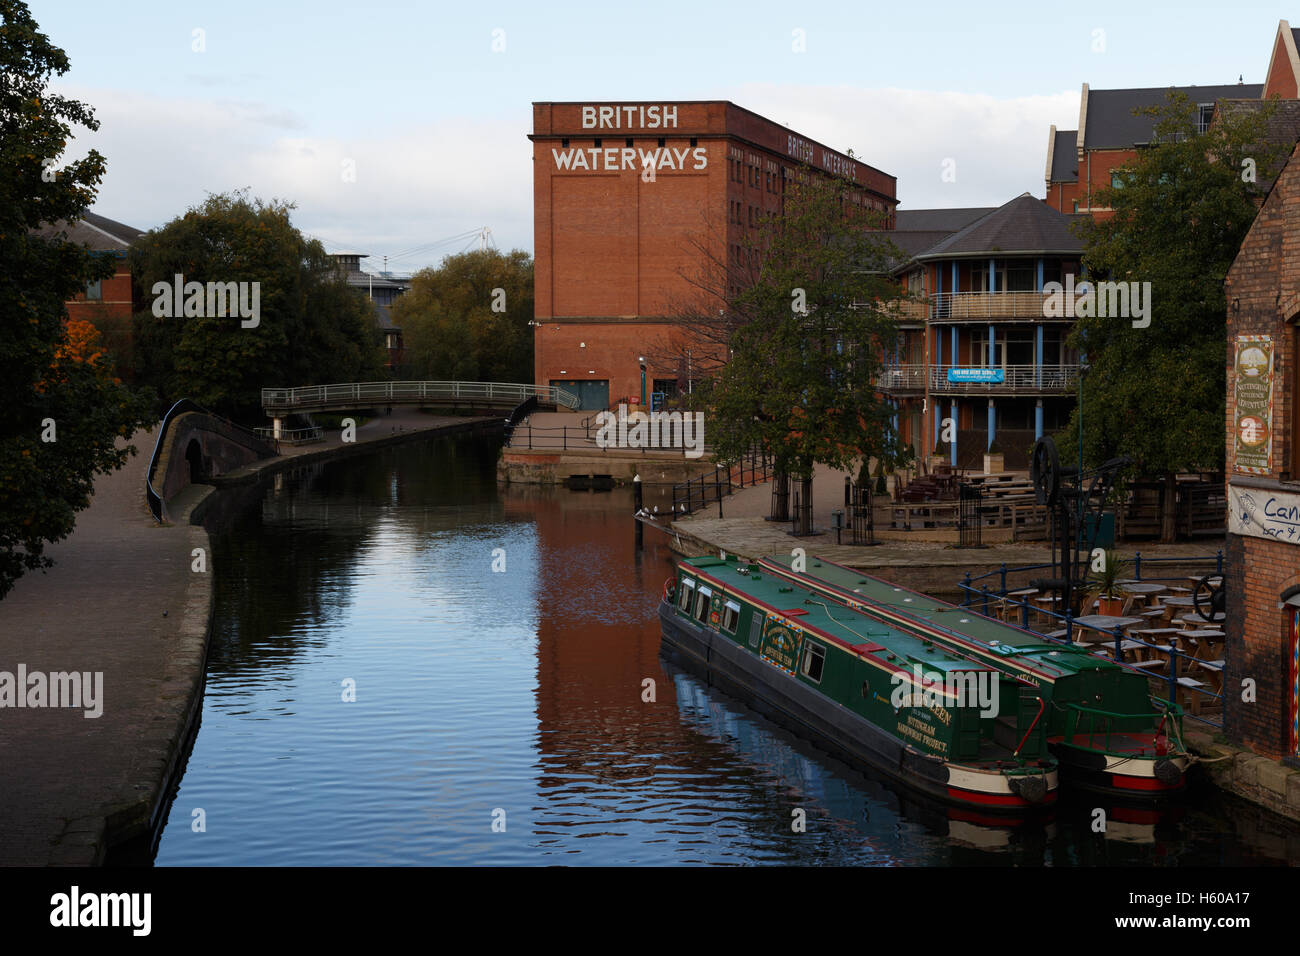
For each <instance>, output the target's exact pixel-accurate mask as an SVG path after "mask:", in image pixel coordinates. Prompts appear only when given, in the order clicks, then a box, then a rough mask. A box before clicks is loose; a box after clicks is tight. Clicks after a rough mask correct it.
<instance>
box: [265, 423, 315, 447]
mask: <svg viewBox="0 0 1300 956" xmlns="http://www.w3.org/2000/svg"><path fill="white" fill-rule="evenodd" d="M257 437H258V438H261V439H262V440H264V441H269V442H274V443H275V444H277V445H306V444H309V443H311V442H317V441H324V440H325V430H324V429H323V428H321V427H320V426H319V425H312V426H310V427H308V428H281V429H280V434H279V436H278V437H277V436H276V434H275V429H274V428H258V429H257Z"/></svg>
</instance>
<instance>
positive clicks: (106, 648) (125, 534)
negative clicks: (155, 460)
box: [0, 432, 207, 865]
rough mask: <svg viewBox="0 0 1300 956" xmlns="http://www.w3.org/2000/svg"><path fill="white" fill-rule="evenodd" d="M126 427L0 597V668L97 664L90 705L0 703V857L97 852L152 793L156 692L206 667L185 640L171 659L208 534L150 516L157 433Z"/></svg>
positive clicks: (175, 690) (157, 774)
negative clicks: (114, 818) (38, 561)
mask: <svg viewBox="0 0 1300 956" xmlns="http://www.w3.org/2000/svg"><path fill="white" fill-rule="evenodd" d="M132 441H133V442H134V444H135V446H136V449H137V450H138V452H139V453H138V454H137V455H135V456H134V457H132V458H130V459H129V460H128V461H127V464H126V465H125V466H124V467H123V468H121V469H120V470H118V471H116V472H114V473H112V474H110V475H101V476H100V477H99V479H98V480H97V481H96V483H95V495H94V498H93V500H92V502H91V505H90V507H89V508H88V509H87V510H86V511H83V512H81V513H80V514H79V515H78V516H77V525H76V528H75V530H74V531H73V532H72V534H71V535H70V536H69V537H68V538H66V539H65V540H63V541H61V542H58V543H57V544H54V545H52V546H51V547H49V548H48V549H47V553H48V555H49V556H50V557H51V558H53V559H54V561H55V566H54V568H52V569H51V570H50V571H48V572H47V573H45V574H41V573H39V572H38V573H28V574H26V575H24V576H23V577H22V578H20V579H19V581H18V582H17V584H16V585H15V586H14V589H13V590H12V591H11V592H10V593H9V595H8V596H7V597H6V598H5V599H4V600H3V601H0V671H8V672H9V673H11V674H14V675H15V677H16V675H17V672H18V668H19V666H20V665H26V668H27V670H28V672H29V673H30V672H32V671H41V672H44V673H50V672H54V671H80V672H87V671H89V672H91V673H94V672H102V674H103V701H102V706H103V715H102V716H100V717H98V718H93V719H88V718H86V717H84V716H83V713H84V712H83V710H78V709H63V708H60V709H54V708H48V707H47V708H42V709H31V708H21V709H10V708H7V707H6V708H2V709H0V766H3V767H4V785H3V787H0V864H5V865H15V864H26V865H44V864H50V863H67V864H81V865H85V864H91V863H98V862H101V861H102V858H103V854H104V850H105V846H104V831H105V826H106V820H107V818H108V817H109V816H111V815H113V814H114V813H115V812H127V813H129V812H130V808H131V806H132V805H134V804H138V803H139V802H140V801H141V799H142V798H144V799H147V798H148V797H149V796H151V794H152V791H153V790H154V789H155V788H156V787H157V786H158V784H159V781H160V779H161V777H162V775H163V773H164V771H165V769H166V763H167V760H168V757H169V756H170V752H171V750H172V749H174V748H172V747H169V746H168V741H170V739H171V738H173V737H175V736H176V734H175V730H174V728H168V727H163V726H159V724H160V723H161V722H162V721H161V718H163V717H164V713H162V712H161V710H162V709H161V708H160V706H159V704H160V701H161V700H162V699H163V698H164V697H165V696H168V697H171V698H173V701H174V702H175V695H177V694H182V695H183V694H184V693H185V692H186V687H185V684H184V682H180V683H168V681H169V679H171V680H174V678H175V676H176V668H177V667H178V666H179V665H182V664H184V665H188V666H189V667H190V668H191V669H199V671H200V673H201V664H202V658H201V657H199V658H197V659H196V658H195V657H194V649H193V648H192V647H190V648H188V657H186V658H185V660H183V661H182V660H181V659H179V657H178V655H181V654H183V653H186V650H187V649H185V648H183V647H182V642H181V641H180V639H179V638H178V629H179V627H180V626H181V625H182V624H183V623H184V621H185V614H186V604H187V599H188V598H189V596H190V585H191V577H194V578H198V577H200V576H199V575H192V573H191V571H190V550H191V547H205V546H206V542H207V536H206V534H204V533H203V531H202V529H201V528H191V527H190V526H188V525H175V526H172V527H159V526H158V525H157V524H156V523H155V522H154V520H153V516H152V515H151V514H150V513H149V509H148V507H147V505H146V504H145V498H144V491H143V489H144V475H145V469H146V468H147V467H148V463H149V455H150V454H151V453H152V452H153V443H154V436H153V434H152V433H151V432H137V433H136V435H135V436H133V438H132ZM196 583H197V582H196ZM201 611H202V616H203V617H204V618H206V608H201ZM203 624H204V628H205V629H206V620H204V621H203ZM0 679H3V678H0ZM172 709H173V710H174V709H175V708H172Z"/></svg>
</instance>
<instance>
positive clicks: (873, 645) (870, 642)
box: [681, 556, 997, 680]
mask: <svg viewBox="0 0 1300 956" xmlns="http://www.w3.org/2000/svg"><path fill="white" fill-rule="evenodd" d="M681 565H682V568H683V570H690V571H693V572H694V573H695V576H696V577H698V578H699V579H700V580H701V581H703V582H705V583H706V584H709V583H712V584H716V585H719V586H720V587H721V588H722V589H723V591H724V592H734V593H736V594H739V595H740V596H742V597H744V598H745V599H746V600H748V601H749V602H750V603H752V604H755V605H757V606H759V607H762V608H763V609H764V610H766V611H768V612H771V613H775V614H776V615H777V616H779V617H782V618H785V619H787V620H789V621H790V622H791V623H793V624H797V626H798V627H800V628H803V629H804V630H806V631H809V632H811V633H813V634H815V635H816V636H817V637H819V638H821V639H822V640H827V641H830V642H832V643H836V644H840V645H841V646H843V647H846V648H848V649H849V650H851V651H852V652H853V653H855V654H856V655H857V656H859V657H863V658H866V657H874V658H876V659H877V660H878V661H880V662H882V663H884V664H885V665H886V666H887V667H889V668H891V669H894V670H904V671H911V670H912V668H913V666H914V665H916V664H920V665H921V673H922V674H923V675H924V676H925V677H926V678H928V679H935V680H943V679H944V677H945V676H946V675H947V674H950V673H953V672H957V671H961V672H966V671H994V672H996V671H997V669H996V668H993V667H989V666H988V665H985V664H981V663H979V662H977V661H972V660H970V659H968V658H965V657H960V656H958V655H957V654H954V653H952V652H950V651H948V650H946V649H945V648H943V647H939V646H936V645H935V643H934V642H933V641H930V640H927V639H926V638H924V637H920V636H917V635H915V634H910V633H908V632H906V631H902V630H899V629H897V628H894V627H891V626H889V625H888V624H885V623H883V622H881V621H878V620H876V619H875V618H872V617H869V616H868V615H866V614H863V613H862V612H861V611H858V610H855V609H853V608H849V607H845V606H843V605H840V604H835V603H833V602H832V603H830V604H828V603H827V600H826V597H825V595H822V594H819V593H817V592H816V591H813V590H812V589H810V588H805V587H801V586H799V585H796V584H791V583H790V582H789V581H786V580H784V579H782V578H779V577H776V576H774V575H772V574H768V573H765V572H764V570H763V569H762V568H760V567H759V566H758V565H756V564H749V563H741V562H740V561H739V560H738V559H737V558H735V557H734V556H730V557H727V558H725V559H723V558H716V557H712V556H706V557H699V558H686V559H685V560H683V561H682V562H681Z"/></svg>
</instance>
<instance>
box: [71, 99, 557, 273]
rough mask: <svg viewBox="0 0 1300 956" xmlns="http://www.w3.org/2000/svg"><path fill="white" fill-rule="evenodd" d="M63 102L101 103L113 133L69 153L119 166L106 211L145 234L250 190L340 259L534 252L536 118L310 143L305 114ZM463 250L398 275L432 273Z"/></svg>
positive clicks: (154, 102) (103, 192) (214, 104)
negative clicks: (223, 196) (485, 242)
mask: <svg viewBox="0 0 1300 956" xmlns="http://www.w3.org/2000/svg"><path fill="white" fill-rule="evenodd" d="M59 92H60V93H63V94H65V95H68V96H72V97H75V98H77V99H80V100H83V101H85V102H87V103H89V104H90V105H91V106H92V107H93V108H94V110H95V114H96V116H97V118H98V119H99V121H100V124H101V126H100V130H99V131H98V132H97V133H89V132H86V131H85V130H81V131H80V135H79V136H78V138H77V140H76V141H75V142H74V143H73V144H72V148H71V149H70V151H69V153H70V155H69V158H74V157H76V156H80V155H84V154H85V152H86V150H88V149H90V148H92V147H93V148H95V149H98V150H99V151H100V152H101V153H103V154H104V156H105V157H106V158H107V160H108V173H107V175H106V176H105V178H104V182H103V184H102V185H101V187H100V190H99V198H98V201H97V203H96V205H95V209H96V211H97V212H99V213H101V214H102V215H106V216H109V217H111V218H114V219H118V220H121V221H122V222H125V223H128V224H130V225H133V226H136V227H138V228H142V229H147V228H152V227H154V226H158V225H161V224H162V223H164V222H167V221H169V220H171V219H173V218H175V217H176V216H179V215H182V214H183V213H184V212H185V210H186V209H187V208H189V207H190V206H192V205H195V204H197V203H200V202H202V201H203V199H204V197H205V195H206V194H207V193H209V192H214V193H215V192H227V191H230V190H233V189H238V188H242V187H245V186H247V187H249V189H250V191H251V193H252V194H253V195H254V196H258V197H261V198H264V199H271V198H277V199H285V200H290V201H293V202H295V203H297V207H298V208H297V210H296V211H295V213H294V222H295V224H296V225H297V226H298V227H299V228H301V229H302V230H303V231H304V232H308V233H311V234H313V235H318V236H320V237H322V238H325V239H328V240H332V241H333V242H334V243H335V244H336V245H330V244H329V243H327V245H326V248H328V249H336V248H337V247H338V246H347V247H349V248H352V249H357V248H360V249H361V251H363V252H372V253H376V254H382V253H385V252H396V251H404V250H407V249H412V248H415V247H417V246H427V245H429V244H430V243H433V242H435V241H436V240H439V239H442V238H444V237H448V236H453V235H458V234H461V233H465V232H467V231H469V230H472V229H477V228H479V227H482V226H490V227H491V229H492V233H493V236H494V239H495V242H496V244H497V246H498V247H499V248H503V249H509V248H512V247H515V246H518V247H522V248H526V249H531V248H532V245H533V241H532V240H533V232H532V219H533V217H532V199H533V195H532V193H533V188H532V186H533V178H532V144H531V143H529V142H528V140H527V138H526V135H527V133H528V132H529V131H530V129H531V113H530V110H529V108H528V107H527V106H524V107H523V108H522V109H517V110H516V111H515V113H514V115H511V116H508V117H499V118H496V119H482V120H479V119H473V120H471V119H465V118H459V117H456V118H451V119H448V120H445V121H439V122H436V123H431V122H424V123H422V122H420V120H419V119H418V118H413V119H412V121H411V122H410V123H409V124H407V125H404V126H403V127H402V128H400V129H394V130H392V131H391V132H385V133H383V134H380V135H372V134H357V135H353V136H350V137H342V136H338V135H326V136H321V135H302V134H301V131H303V130H304V128H305V126H306V124H305V123H304V122H303V121H302V119H301V117H298V116H297V115H296V114H294V113H293V112H292V111H288V110H283V109H278V108H275V107H274V106H271V105H268V104H263V103H257V102H253V101H247V100H230V99H223V100H204V99H193V98H179V97H164V96H156V95H152V94H142V93H127V92H121V91H116V90H103V89H86V88H78V87H72V86H63V87H60V89H59ZM293 134H298V135H293ZM345 161H349V162H350V167H349V168H350V169H351V170H353V171H354V172H355V181H348V180H347V179H346V178H345V176H344V172H345V166H344V163H345ZM463 246H464V242H461V243H458V244H455V245H449V246H447V247H446V248H440V249H437V250H434V251H433V252H432V253H431V254H429V255H428V256H427V257H425V258H423V259H421V260H419V261H412V262H403V263H397V262H394V263H393V264H392V267H393V268H394V269H402V268H414V267H418V266H420V265H425V264H429V263H433V262H436V261H437V260H438V259H440V258H441V256H442V255H443V254H445V253H447V252H459V251H460V250H461V248H463ZM372 264H374V265H379V264H380V260H379V259H378V258H376V259H375V260H372Z"/></svg>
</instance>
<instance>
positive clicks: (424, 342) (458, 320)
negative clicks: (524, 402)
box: [393, 249, 533, 382]
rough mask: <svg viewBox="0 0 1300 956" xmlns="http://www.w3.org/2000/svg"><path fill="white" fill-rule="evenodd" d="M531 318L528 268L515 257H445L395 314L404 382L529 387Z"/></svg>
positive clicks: (424, 273) (421, 276)
mask: <svg viewBox="0 0 1300 956" xmlns="http://www.w3.org/2000/svg"><path fill="white" fill-rule="evenodd" d="M498 290H500V291H498ZM532 318H533V262H532V259H531V258H530V257H529V255H528V253H526V252H523V251H521V250H518V249H515V250H513V251H511V252H509V253H502V252H498V251H497V250H495V249H479V250H475V251H472V252H465V253H461V254H460V255H456V256H448V257H447V258H445V259H443V261H442V263H441V264H440V265H439V266H438V267H437V268H436V269H424V270H421V271H420V272H418V273H416V275H415V276H414V277H413V278H412V280H411V288H410V290H409V291H407V292H406V294H405V295H403V296H402V297H401V298H400V299H398V300H397V302H396V303H395V304H394V306H393V322H394V324H396V325H398V326H399V327H400V328H401V329H402V342H403V345H404V346H405V350H406V374H407V375H409V376H411V377H412V378H419V379H435V380H445V381H470V382H531V381H532V380H533V337H532V328H531V327H530V326H529V323H530V322H531V321H532Z"/></svg>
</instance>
